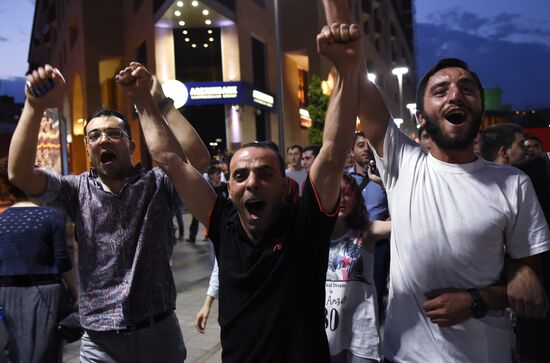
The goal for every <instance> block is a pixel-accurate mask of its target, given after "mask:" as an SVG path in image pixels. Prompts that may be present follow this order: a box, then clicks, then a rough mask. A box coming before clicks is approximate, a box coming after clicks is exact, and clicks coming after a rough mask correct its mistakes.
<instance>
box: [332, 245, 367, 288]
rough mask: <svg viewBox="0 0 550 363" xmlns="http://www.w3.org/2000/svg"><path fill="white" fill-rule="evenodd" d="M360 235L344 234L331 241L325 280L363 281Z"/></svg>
mask: <svg viewBox="0 0 550 363" xmlns="http://www.w3.org/2000/svg"><path fill="white" fill-rule="evenodd" d="M362 244H363V239H362V238H361V237H358V238H351V237H349V236H346V237H344V238H342V239H340V240H337V241H332V242H331V244H330V250H329V255H328V269H327V281H350V280H354V281H363V282H365V278H364V276H363V263H362V260H361V248H362V247H361V245H362Z"/></svg>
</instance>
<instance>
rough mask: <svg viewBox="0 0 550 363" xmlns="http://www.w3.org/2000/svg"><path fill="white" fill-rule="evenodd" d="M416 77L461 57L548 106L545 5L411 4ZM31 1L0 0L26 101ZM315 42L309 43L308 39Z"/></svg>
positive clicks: (484, 1) (509, 97) (526, 0)
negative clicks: (447, 59) (445, 59)
mask: <svg viewBox="0 0 550 363" xmlns="http://www.w3.org/2000/svg"><path fill="white" fill-rule="evenodd" d="M415 7H416V21H417V24H416V28H415V31H416V34H415V40H416V49H415V51H416V56H417V74H418V76H417V78H420V76H421V75H422V74H423V73H424V72H425V71H426V70H427V69H428V68H429V66H430V65H432V64H433V63H434V62H435V61H436V60H437V59H440V58H443V57H458V58H461V59H463V60H465V61H466V62H467V63H468V64H469V65H470V66H471V67H472V68H473V69H474V70H475V71H476V72H477V73H478V74H479V76H480V78H481V80H482V82H483V85H484V86H485V87H486V88H492V87H501V88H502V89H503V95H502V97H503V102H504V103H507V104H512V106H513V107H514V109H529V108H539V107H550V67H549V66H548V65H549V64H550V1H549V0H521V1H518V0H460V1H457V0H416V1H415ZM33 12H34V1H33V0H1V1H0V82H1V83H0V95H2V94H9V95H12V96H15V97H16V99H17V101H22V100H23V93H22V88H23V86H22V83H23V82H22V76H23V75H24V74H25V72H26V70H27V54H28V49H29V40H30V32H31V27H32V17H33ZM312 41H314V39H312Z"/></svg>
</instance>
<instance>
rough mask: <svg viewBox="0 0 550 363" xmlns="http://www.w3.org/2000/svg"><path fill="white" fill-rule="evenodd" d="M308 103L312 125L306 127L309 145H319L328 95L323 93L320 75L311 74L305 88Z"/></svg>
mask: <svg viewBox="0 0 550 363" xmlns="http://www.w3.org/2000/svg"><path fill="white" fill-rule="evenodd" d="M307 95H308V99H309V105H308V106H307V110H308V112H309V117H311V121H312V125H311V127H310V128H309V129H308V141H309V143H310V144H311V145H321V144H322V142H323V129H324V127H325V116H326V114H327V107H328V101H329V97H328V96H327V95H325V94H324V93H323V87H322V81H321V77H319V76H317V75H313V76H312V77H311V82H310V83H309V87H308V90H307Z"/></svg>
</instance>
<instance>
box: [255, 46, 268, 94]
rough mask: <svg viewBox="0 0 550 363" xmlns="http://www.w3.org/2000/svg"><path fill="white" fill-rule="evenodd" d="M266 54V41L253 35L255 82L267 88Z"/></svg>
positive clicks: (258, 85)
mask: <svg viewBox="0 0 550 363" xmlns="http://www.w3.org/2000/svg"><path fill="white" fill-rule="evenodd" d="M265 60H266V54H265V44H264V42H262V41H260V40H258V39H256V38H254V37H252V74H253V77H254V84H255V85H256V86H257V87H259V88H262V89H264V90H265V89H267V87H266V85H267V70H266V61H265Z"/></svg>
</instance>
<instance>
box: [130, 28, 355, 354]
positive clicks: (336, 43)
mask: <svg viewBox="0 0 550 363" xmlns="http://www.w3.org/2000/svg"><path fill="white" fill-rule="evenodd" d="M359 38H360V30H359V28H358V27H357V26H356V25H353V26H349V25H340V24H335V25H332V26H331V27H330V28H329V27H324V28H323V30H322V32H321V34H319V35H318V37H317V44H318V48H319V51H320V52H321V53H322V54H324V55H325V56H327V57H328V58H329V59H330V60H332V62H333V63H334V65H335V67H336V70H337V71H338V73H339V78H338V81H337V82H336V85H335V87H334V91H333V94H332V102H331V104H330V106H329V109H328V112H327V118H326V122H325V129H324V134H323V147H322V149H321V152H320V153H319V155H318V156H317V158H316V160H315V162H314V164H313V166H312V167H311V170H310V172H309V178H308V179H307V181H306V184H305V188H304V191H303V195H302V197H301V198H300V200H299V202H298V203H295V204H292V205H286V204H283V202H282V201H283V198H284V196H285V194H286V192H287V184H286V179H285V170H284V162H283V160H282V158H281V156H280V155H279V154H278V153H277V151H276V149H275V148H273V145H272V144H270V143H266V142H259V143H250V144H247V145H245V146H243V147H242V148H241V149H239V150H238V151H237V152H236V153H235V155H234V156H233V158H232V160H231V165H230V172H231V175H230V178H229V183H228V187H229V195H230V199H226V198H224V197H222V196H219V197H217V196H216V193H214V191H213V190H212V187H211V186H210V184H209V183H208V182H206V181H205V180H204V179H203V177H202V176H201V175H200V174H199V173H198V172H197V171H196V170H195V169H193V167H192V166H190V165H189V164H186V163H185V162H184V161H183V160H185V155H183V152H182V150H181V148H179V146H178V144H177V142H176V140H175V138H174V136H173V135H172V133H171V132H170V129H169V128H168V127H167V125H166V122H165V121H164V120H163V119H162V117H159V112H158V111H157V110H156V109H155V107H154V104H153V105H149V106H147V105H146V107H145V110H142V111H141V112H140V122H141V124H142V127H143V128H144V129H146V130H150V128H155V129H156V132H157V133H156V135H157V137H156V138H155V139H151V140H147V143H148V146H149V150H150V151H151V154H152V156H153V158H154V160H155V161H156V162H157V163H158V164H159V166H160V167H161V168H163V169H164V170H165V171H166V173H167V174H168V175H169V177H170V179H171V181H172V182H173V183H174V185H175V187H176V189H177V191H178V194H179V195H180V197H181V199H182V201H183V202H184V204H185V205H186V206H187V207H188V208H189V210H190V211H191V213H192V214H193V215H194V216H196V217H197V219H198V220H199V221H200V222H201V223H203V224H204V225H207V226H208V230H209V235H210V238H211V240H212V242H213V244H214V248H215V251H216V257H217V259H218V263H219V269H220V294H219V297H220V303H219V306H220V312H219V322H220V325H221V342H222V348H223V352H222V359H223V361H224V362H238V363H242V362H254V363H256V362H285V363H286V362H329V361H330V356H329V349H328V343H327V339H326V335H325V319H326V316H325V311H324V298H325V275H326V270H327V261H328V246H329V238H330V235H331V231H332V227H333V224H334V221H335V216H336V214H337V211H338V208H337V206H338V197H339V189H340V188H339V187H340V180H341V175H342V171H343V169H344V163H345V159H346V155H347V153H348V151H349V145H351V142H352V140H353V134H354V129H355V115H356V114H357V104H358V99H357V93H358V89H357V87H358V78H359V75H358V69H359V67H360V65H359V63H360V62H359V58H360V57H359V54H360V49H361V45H360V44H361V43H360V39H359ZM146 77H148V74H147V72H146V71H145V70H139V71H136V72H134V73H132V75H131V77H130V76H129V78H128V80H127V82H128V83H129V84H132V82H133V81H134V79H135V81H136V83H137V84H141V83H146V82H141V79H140V78H146Z"/></svg>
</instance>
